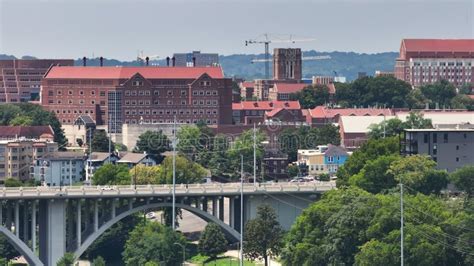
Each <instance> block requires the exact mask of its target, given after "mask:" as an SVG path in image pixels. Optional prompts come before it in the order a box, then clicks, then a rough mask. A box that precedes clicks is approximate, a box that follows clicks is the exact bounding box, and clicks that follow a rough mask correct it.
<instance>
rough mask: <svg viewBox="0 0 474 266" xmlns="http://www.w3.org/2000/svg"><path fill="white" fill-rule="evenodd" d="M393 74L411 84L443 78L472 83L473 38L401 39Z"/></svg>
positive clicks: (415, 85) (473, 61)
mask: <svg viewBox="0 0 474 266" xmlns="http://www.w3.org/2000/svg"><path fill="white" fill-rule="evenodd" d="M395 77H396V78H398V79H401V80H404V81H406V82H408V83H410V84H411V85H412V86H414V87H418V86H422V85H426V84H431V83H435V82H437V81H440V80H447V81H449V82H450V83H452V84H453V85H454V86H456V87H461V86H463V85H464V84H471V85H472V84H473V83H474V39H458V40H455V39H451V40H445V39H404V40H402V42H401V45H400V55H399V57H398V58H397V60H396V63H395Z"/></svg>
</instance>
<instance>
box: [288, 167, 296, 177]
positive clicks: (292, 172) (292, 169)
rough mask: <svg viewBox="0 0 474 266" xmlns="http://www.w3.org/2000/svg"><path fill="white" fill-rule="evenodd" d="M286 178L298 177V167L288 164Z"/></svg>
mask: <svg viewBox="0 0 474 266" xmlns="http://www.w3.org/2000/svg"><path fill="white" fill-rule="evenodd" d="M287 172H288V176H289V177H295V176H298V173H299V166H298V165H296V164H289V165H288V168H287Z"/></svg>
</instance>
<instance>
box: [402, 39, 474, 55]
mask: <svg viewBox="0 0 474 266" xmlns="http://www.w3.org/2000/svg"><path fill="white" fill-rule="evenodd" d="M403 46H404V47H405V50H406V51H407V52H471V53H474V39H403V40H402V47H403Z"/></svg>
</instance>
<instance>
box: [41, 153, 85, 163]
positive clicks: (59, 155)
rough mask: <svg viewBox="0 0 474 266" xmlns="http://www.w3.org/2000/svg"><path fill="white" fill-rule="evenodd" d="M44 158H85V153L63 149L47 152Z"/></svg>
mask: <svg viewBox="0 0 474 266" xmlns="http://www.w3.org/2000/svg"><path fill="white" fill-rule="evenodd" d="M43 158H44V159H50V160H52V161H56V160H84V154H83V153H80V152H72V151H63V152H52V153H48V154H45V155H44V156H43Z"/></svg>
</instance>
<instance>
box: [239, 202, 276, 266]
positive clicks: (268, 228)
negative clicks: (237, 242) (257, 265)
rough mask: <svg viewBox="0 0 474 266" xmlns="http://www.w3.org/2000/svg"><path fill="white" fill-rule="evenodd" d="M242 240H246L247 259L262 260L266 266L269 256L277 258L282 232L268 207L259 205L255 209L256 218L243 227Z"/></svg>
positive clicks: (274, 215)
mask: <svg viewBox="0 0 474 266" xmlns="http://www.w3.org/2000/svg"><path fill="white" fill-rule="evenodd" d="M244 239H246V240H247V241H246V242H245V245H244V254H245V256H247V257H248V258H250V259H252V260H255V259H259V258H263V259H264V261H265V266H267V265H268V257H269V256H270V257H271V256H278V254H279V253H280V251H281V248H282V247H283V230H282V228H281V226H280V224H279V223H278V220H277V217H276V213H275V211H274V210H273V209H272V208H271V207H270V206H268V205H260V206H259V207H258V208H257V217H256V218H255V219H251V220H249V221H248V222H247V224H246V225H245V229H244Z"/></svg>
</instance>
